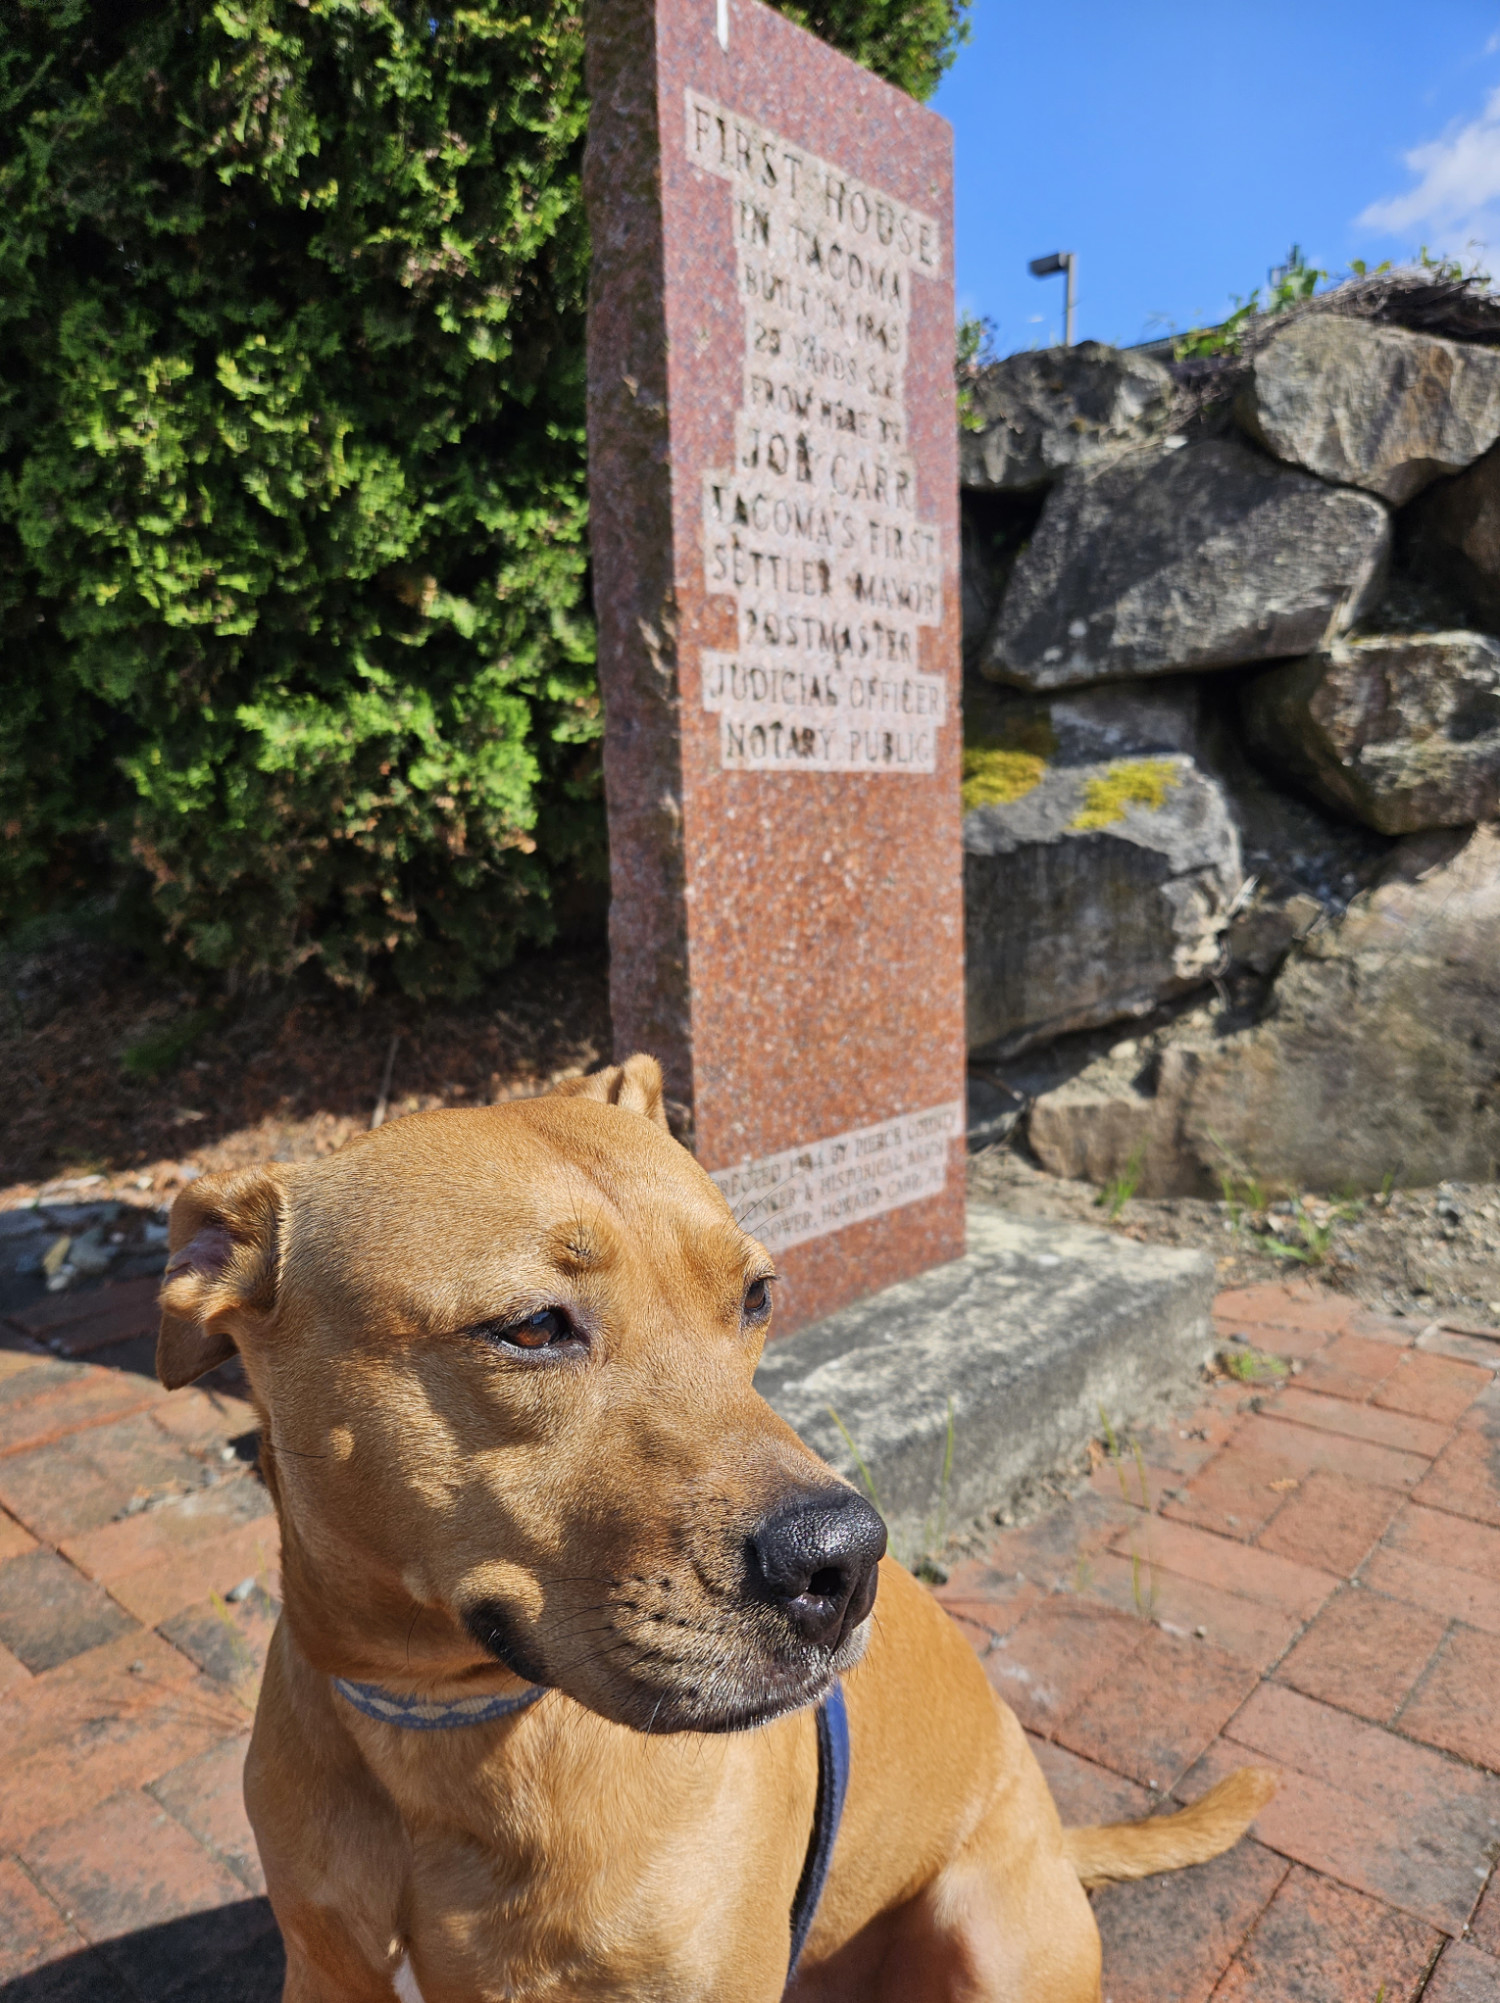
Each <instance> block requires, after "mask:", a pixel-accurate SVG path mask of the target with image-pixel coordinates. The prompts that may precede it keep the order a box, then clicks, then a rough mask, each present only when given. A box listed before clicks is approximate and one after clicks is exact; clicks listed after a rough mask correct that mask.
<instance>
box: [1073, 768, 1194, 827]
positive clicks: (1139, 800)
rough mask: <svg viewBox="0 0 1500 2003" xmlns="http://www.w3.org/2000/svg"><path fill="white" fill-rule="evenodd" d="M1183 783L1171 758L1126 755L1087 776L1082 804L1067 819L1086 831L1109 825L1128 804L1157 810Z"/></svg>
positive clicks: (1123, 817)
mask: <svg viewBox="0 0 1500 2003" xmlns="http://www.w3.org/2000/svg"><path fill="white" fill-rule="evenodd" d="M1181 784H1182V774H1181V772H1180V771H1179V769H1178V767H1177V766H1176V765H1175V764H1174V763H1173V762H1172V760H1171V759H1170V758H1128V759H1121V760H1120V761H1119V763H1118V764H1115V765H1112V766H1111V767H1110V768H1109V770H1108V771H1107V772H1104V773H1100V774H1098V775H1097V776H1096V777H1094V778H1092V779H1090V780H1089V782H1088V784H1087V786H1086V787H1085V788H1084V794H1083V805H1082V807H1080V809H1079V810H1078V812H1077V813H1076V814H1075V815H1074V816H1073V818H1072V820H1071V821H1070V822H1069V823H1068V825H1069V827H1072V828H1077V829H1079V830H1080V831H1083V832H1087V831H1088V830H1089V829H1091V828H1112V827H1114V826H1115V824H1116V823H1117V822H1118V821H1123V820H1124V819H1125V818H1126V814H1127V810H1128V809H1129V808H1131V807H1145V808H1147V809H1148V810H1149V811H1150V812H1151V813H1159V812H1160V810H1161V809H1162V808H1163V807H1164V806H1165V805H1166V803H1167V795H1168V794H1169V793H1170V792H1172V791H1173V790H1174V789H1175V788H1176V787H1178V786H1180V785H1181Z"/></svg>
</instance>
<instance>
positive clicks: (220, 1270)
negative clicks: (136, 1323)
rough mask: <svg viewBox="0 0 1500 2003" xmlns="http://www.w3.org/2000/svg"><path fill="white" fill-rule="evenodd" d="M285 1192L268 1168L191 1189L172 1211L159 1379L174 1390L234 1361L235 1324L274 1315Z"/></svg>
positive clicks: (207, 1179)
mask: <svg viewBox="0 0 1500 2003" xmlns="http://www.w3.org/2000/svg"><path fill="white" fill-rule="evenodd" d="M285 1195H286V1191H285V1187H284V1185H283V1184H282V1182H281V1181H280V1180H279V1178H277V1177H276V1176H275V1175H274V1174H273V1173H272V1172H271V1171H270V1170H268V1169H262V1168H251V1169H240V1170H237V1171H235V1172H234V1173H232V1174H225V1175H205V1176H203V1177H202V1178H201V1179H200V1180H199V1181H197V1182H193V1183H189V1185H188V1187H187V1188H186V1189H184V1190H183V1191H182V1193H181V1195H180V1196H179V1197H178V1198H177V1201H176V1202H175V1203H174V1204H173V1205H172V1216H171V1220H170V1222H169V1224H168V1227H167V1244H168V1247H169V1256H168V1259H167V1276H166V1279H165V1280H164V1282H163V1283H162V1290H161V1330H160V1333H159V1334H158V1335H157V1338H156V1374H157V1376H158V1377H159V1378H160V1379H161V1381H162V1383H163V1384H165V1385H166V1387H167V1389H168V1390H169V1391H175V1390H177V1388H178V1387H179V1385H182V1384H191V1383H192V1381H193V1379H194V1378H195V1377H201V1376H202V1375H203V1373H204V1371H205V1370H212V1369H213V1368H214V1366H215V1365H216V1364H219V1363H223V1362H224V1361H225V1360H226V1358H228V1357H231V1356H233V1354H234V1352H235V1349H236V1346H237V1345H236V1343H235V1336H234V1331H235V1328H236V1326H237V1324H240V1323H242V1322H243V1321H244V1320H246V1319H247V1318H254V1319H259V1318H260V1317H262V1316H264V1315H267V1314H269V1313H270V1311H271V1309H272V1307H273V1306H274V1305H275V1301H276V1270H277V1253H278V1248H279V1241H280V1237H281V1217H282V1209H283V1204H284V1201H285Z"/></svg>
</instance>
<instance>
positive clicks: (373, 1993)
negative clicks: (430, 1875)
mask: <svg viewBox="0 0 1500 2003" xmlns="http://www.w3.org/2000/svg"><path fill="white" fill-rule="evenodd" d="M245 1806H246V1808H247V1810H248V1811H249V1815H250V1822H251V1826H252V1827H253V1829H254V1831H255V1841H256V1847H257V1848H258V1850H259V1851H260V1859H261V1866H262V1868H263V1870H264V1871H265V1875H266V1889H267V1892H268V1893H269V1895H270V1899H271V1906H272V1909H273V1911H274V1912H275V1914H276V1920H277V1924H278V1925H279V1926H280V1928H281V1935H282V1939H283V1941H284V1943H285V1945H286V1965H287V1972H286V1986H285V1988H284V1989H283V1991H282V1999H283V2003H404V1999H400V1990H399V1988H398V1987H397V1975H398V1971H399V1969H400V1966H401V1963H402V1960H403V1957H404V1948H403V1944H402V1940H401V1911H402V1902H403V1900H404V1897H405V1894H406V1888H407V1886H408V1884H409V1881H410V1871H411V1856H410V1845H409V1843H408V1841H407V1837H406V1832H405V1830H404V1828H403V1827H402V1824H401V1820H400V1818H399V1816H398V1815H397V1814H396V1811H395V1808H394V1806H393V1804H392V1802H391V1800H390V1797H389V1796H388V1795H387V1794H386V1792H385V1790H384V1789H383V1788H382V1787H381V1786H380V1784H379V1783H378V1782H377V1781H376V1780H375V1778H374V1776H373V1775H372V1774H371V1773H370V1771H369V1769H368V1768H367V1767H366V1766H365V1764H364V1762H363V1761H362V1760H361V1759H360V1757H359V1754H358V1752H357V1750H356V1748H355V1746H354V1744H353V1742H352V1741H351V1739H350V1738H349V1736H348V1734H347V1733H346V1732H345V1731H344V1730H343V1728H342V1726H341V1725H340V1724H339V1722H338V1720H337V1718H336V1716H335V1715H334V1713H333V1709H332V1705H331V1703H330V1701H329V1698H328V1694H327V1686H326V1683H324V1682H323V1680H322V1679H320V1678H317V1677H315V1676H313V1675H312V1673H311V1672H310V1671H309V1670H308V1668H307V1665H306V1664H305V1663H304V1662H303V1661H302V1660H301V1658H300V1656H298V1654H297V1652H296V1650H295V1649H294V1648H293V1647H292V1645H291V1643H290V1641H289V1638H288V1636H287V1633H286V1629H285V1624H284V1623H283V1624H281V1625H278V1627H277V1630H276V1633H275V1634H274V1635H273V1637H272V1640H271V1649H270V1654H269V1657H268V1660H267V1663H266V1674H265V1681H264V1683H263V1685H262V1688H261V1696H260V1704H259V1707H258V1708H257V1711H256V1717H255V1731H254V1735H253V1736H252V1738H251V1741H250V1751H249V1754H248V1756H247V1758H246V1761H245Z"/></svg>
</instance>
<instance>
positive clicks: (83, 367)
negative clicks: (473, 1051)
mask: <svg viewBox="0 0 1500 2003" xmlns="http://www.w3.org/2000/svg"><path fill="white" fill-rule="evenodd" d="M966 4H967V0H912V4H908V5H897V4H894V0H833V4H829V5H826V6H814V7H796V6H790V5H789V6H787V7H786V9H785V11H786V12H787V13H789V14H791V15H793V16H794V17H795V18H797V19H799V20H802V21H803V22H804V23H805V24H806V25H808V26H810V27H812V28H814V29H815V30H816V31H818V32H820V33H822V34H824V35H826V36H828V37H829V38H830V39H831V40H833V41H835V42H836V43H838V44H839V45H840V46H842V47H844V48H846V49H847V50H848V51H849V52H850V53H851V54H854V55H856V56H858V57H860V58H862V59H864V60H867V61H869V62H870V63H871V64H872V65H873V66H874V67H876V68H877V69H879V70H880V71H882V73H884V74H886V75H888V76H890V77H892V78H893V80H895V81H897V82H899V83H901V84H903V85H904V86H906V87H907V88H909V89H913V90H917V91H919V92H926V91H927V90H930V88H931V87H932V85H933V84H935V82H936V81H937V78H938V75H939V74H940V72H941V70H942V68H943V66H944V65H945V63H946V62H947V61H948V60H949V59H951V55H952V52H953V49H954V46H955V43H956V40H957V38H958V36H959V34H960V33H961V30H962V13H963V9H964V7H965V6H966ZM581 72H582V34H581V21H580V15H579V11H578V7H577V5H576V4H574V5H563V4H548V3H547V0H540V4H539V5H538V6H537V7H536V9H535V11H534V12H532V13H530V14H521V13H519V12H516V11H514V10H513V9H512V8H510V7H506V6H503V5H501V4H497V0H475V4H471V5H470V6H468V7H465V8H461V9H450V10H447V11H444V12H434V11H433V9H432V7H431V6H430V5H400V4H395V3H394V0H224V4H220V5H216V6H204V5H202V4H200V0H134V4H132V0H19V4H18V3H17V0H12V5H11V7H10V8H9V9H7V10H5V12H4V14H3V16H0V112H3V120H0V648H3V655H4V663H5V673H4V685H5V694H4V701H3V703H0V831H3V834H4V842H3V844H0V926H8V925H13V924H14V923H15V922H16V920H17V919H18V918H21V917H24V916H26V915H27V914H29V913H32V912H35V911H38V910H42V909H46V908H48V907H55V906H57V905H58V904H60V903H62V904H65V903H67V902H68V901H69V900H73V899H76V898H78V897H79V896H81V895H84V894H87V893H89V892H94V891H97V890H98V889H99V887H100V886H101V885H107V886H109V887H110V888H111V890H112V891H113V893H114V894H115V895H116V897H117V898H118V899H119V900H120V901H121V903H122V905H123V907H124V908H127V909H131V910H134V911H135V912H137V914H141V913H144V914H145V918H146V922H147V924H148V925H149V927H151V928H153V929H154V930H155V931H157V932H158V933H159V934H162V935H164V936H165V937H167V938H168V939H169V940H171V941H173V942H175V944H176V945H177V947H178V948H180V949H181V950H183V951H185V952H186V953H187V954H189V955H190V956H191V957H192V958H193V959H194V960H196V961H197V962H198V963H199V964H200V965H202V966H204V967H206V968H210V969H217V970H220V972H221V973H222V974H223V975H225V976H226V977H228V978H229V979H230V980H231V981H232V982H235V983H243V982H246V981H254V980H262V979H265V978H273V977H281V976H284V975H286V974H288V973H289V972H290V971H292V970H293V969H294V968H296V967H298V966H300V965H302V964H304V963H314V964H316V965H317V966H319V967H321V969H322V970H323V971H324V972H325V973H326V974H327V975H329V976H330V977H331V978H332V979H334V980H335V981H338V982H340V983H342V984H345V985H348V986H351V987H353V988H355V989H356V990H362V989H364V988H366V987H368V986H369V985H370V983H371V982H372V981H373V980H376V979H381V978H387V977H394V979H395V980H397V981H398V982H399V983H400V984H401V985H402V986H403V987H405V988H406V989H407V990H408V991H410V992H412V993H416V994H425V995H436V994H463V993H465V992H469V991H471V990H472V989H473V988H474V987H475V986H476V985H477V984H478V983H479V982H480V981H482V980H483V979H484V977H485V976H486V974H487V973H489V972H491V971H492V970H493V969H495V968H496V967H498V966H500V965H503V964H504V963H505V961H506V960H507V959H508V958H509V957H510V956H511V955H512V954H513V952H514V951H515V949H516V946H517V945H518V944H519V943H522V942H525V941H533V942H541V941H545V940H546V939H548V938H549V937H550V936H552V934H553V932H554V930H555V927H556V925H557V922H558V913H559V905H560V904H561V905H562V906H563V907H564V909H565V908H566V904H567V900H568V898H569V897H570V896H572V897H574V898H576V897H577V894H578V892H579V889H580V887H581V886H587V885H588V884H589V883H591V882H592V883H594V884H596V885H597V884H598V883H600V882H601V881H602V877H603V872H604V836H603V814H602V806H601V801H600V794H599V778H598V756H597V745H598V738H599V733H600V713H599V702H598V695H597V690H596V686H595V681H594V673H593V632H592V624H591V621H590V618H589V613H588V575H587V536H586V507H585V495H584V433H583V393H584V383H583V299H584V291H585V279H586V267H587V256H588V250H587V240H586V235H585V231H584V226H583V218H582V214H581V209H580V203H579V196H578V177H579V169H580V164H581V155H582V145H583V138H584V131H585V125H586V119H587V107H586V104H585V101H584V98H583V93H582V84H581Z"/></svg>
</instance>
